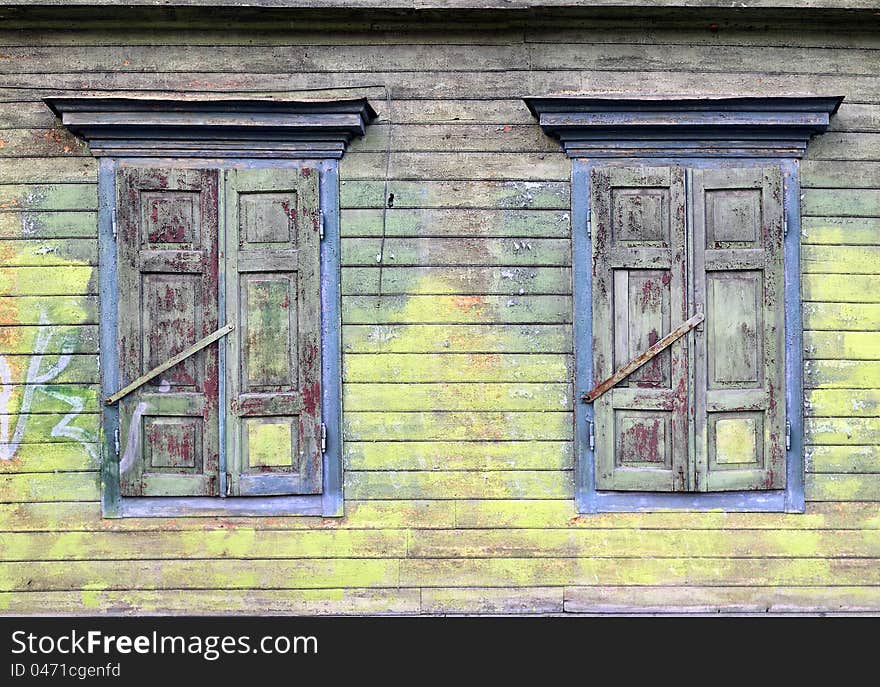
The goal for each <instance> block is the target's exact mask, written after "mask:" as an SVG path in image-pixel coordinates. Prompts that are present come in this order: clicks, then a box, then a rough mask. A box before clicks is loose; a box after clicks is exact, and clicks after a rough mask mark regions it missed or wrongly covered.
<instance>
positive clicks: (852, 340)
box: [804, 331, 880, 360]
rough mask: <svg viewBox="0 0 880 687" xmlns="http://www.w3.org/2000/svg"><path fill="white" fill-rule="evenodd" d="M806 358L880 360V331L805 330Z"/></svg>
mask: <svg viewBox="0 0 880 687" xmlns="http://www.w3.org/2000/svg"><path fill="white" fill-rule="evenodd" d="M804 351H805V357H806V358H812V359H814V360H817V359H844V360H880V332H835V331H830V332H814V331H805V332H804Z"/></svg>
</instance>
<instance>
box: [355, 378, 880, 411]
mask: <svg viewBox="0 0 880 687" xmlns="http://www.w3.org/2000/svg"><path fill="white" fill-rule="evenodd" d="M878 393H880V392H878ZM342 403H343V405H344V407H345V409H346V410H347V411H358V410H366V411H371V410H373V411H375V410H390V411H398V410H402V411H410V410H571V409H572V390H571V385H570V384H552V383H540V384H486V383H470V384H428V383H424V382H422V383H419V384H397V383H381V384H351V383H349V384H346V385H345V392H344V394H343V397H342Z"/></svg>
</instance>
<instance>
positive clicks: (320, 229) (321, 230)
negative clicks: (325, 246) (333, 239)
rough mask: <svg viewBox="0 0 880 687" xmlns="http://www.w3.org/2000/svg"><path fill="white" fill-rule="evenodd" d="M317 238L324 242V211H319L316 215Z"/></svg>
mask: <svg viewBox="0 0 880 687" xmlns="http://www.w3.org/2000/svg"><path fill="white" fill-rule="evenodd" d="M318 237H319V238H320V239H321V241H323V240H324V211H323V210H321V211H320V212H319V213H318Z"/></svg>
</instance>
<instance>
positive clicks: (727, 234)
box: [691, 168, 785, 491]
mask: <svg viewBox="0 0 880 687" xmlns="http://www.w3.org/2000/svg"><path fill="white" fill-rule="evenodd" d="M691 187H692V189H693V199H694V209H693V218H694V222H693V225H694V238H693V246H694V247H693V270H694V279H693V284H692V289H693V301H694V304H695V307H696V308H698V309H699V308H703V309H704V311H705V314H706V324H705V331H703V332H698V335H697V337H696V339H695V341H696V343H695V361H694V363H695V364H694V379H695V383H694V407H695V423H696V428H695V442H694V453H695V459H696V460H695V462H696V477H697V485H696V487H697V489H698V490H699V491H725V490H739V489H781V488H783V487H784V486H785V341H784V337H785V303H784V293H783V289H784V284H783V206H782V174H781V172H780V170H779V169H776V168H767V169H760V168H749V169H707V170H694V171H693V172H692V186H691Z"/></svg>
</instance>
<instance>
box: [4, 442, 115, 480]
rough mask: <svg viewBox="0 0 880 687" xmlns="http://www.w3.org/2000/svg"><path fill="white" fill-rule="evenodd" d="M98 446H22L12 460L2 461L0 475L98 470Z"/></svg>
mask: <svg viewBox="0 0 880 687" xmlns="http://www.w3.org/2000/svg"><path fill="white" fill-rule="evenodd" d="M98 456H99V448H98V445H97V444H90V445H88V446H83V445H82V444H75V443H67V444H21V445H20V446H18V447H17V449H16V450H15V453H14V454H13V456H12V458H10V459H7V460H0V473H15V472H31V473H33V472H55V471H58V470H61V471H82V470H97V469H98V468H99V461H98Z"/></svg>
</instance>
